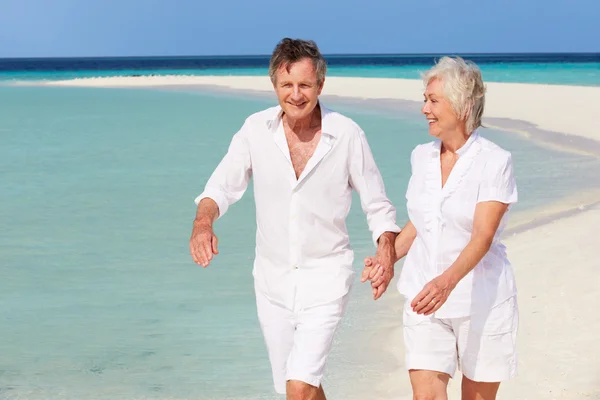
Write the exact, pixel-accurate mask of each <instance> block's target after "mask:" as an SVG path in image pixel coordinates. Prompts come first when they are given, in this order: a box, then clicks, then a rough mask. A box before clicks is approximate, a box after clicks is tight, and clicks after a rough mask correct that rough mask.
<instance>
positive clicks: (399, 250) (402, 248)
mask: <svg viewBox="0 0 600 400" xmlns="http://www.w3.org/2000/svg"><path fill="white" fill-rule="evenodd" d="M416 237H417V230H416V229H415V226H414V225H413V223H412V222H410V220H409V221H408V222H407V223H406V225H404V228H402V230H401V231H400V233H399V234H398V236H396V241H395V242H394V248H395V249H396V261H395V262H398V261H399V260H401V259H402V257H404V256H406V254H408V250H410V246H412V244H413V242H414V241H415V238H416Z"/></svg>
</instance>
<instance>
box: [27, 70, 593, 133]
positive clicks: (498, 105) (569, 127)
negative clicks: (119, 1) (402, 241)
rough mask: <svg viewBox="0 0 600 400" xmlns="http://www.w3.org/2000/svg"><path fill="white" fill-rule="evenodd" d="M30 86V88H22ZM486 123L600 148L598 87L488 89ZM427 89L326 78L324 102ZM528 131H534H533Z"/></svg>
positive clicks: (79, 83)
mask: <svg viewBox="0 0 600 400" xmlns="http://www.w3.org/2000/svg"><path fill="white" fill-rule="evenodd" d="M21 85H26V83H21ZM35 86H71V87H105V88H119V87H121V88H135V87H137V88H143V87H147V88H152V87H168V86H180V87H188V88H193V87H199V86H200V87H205V86H213V87H214V86H217V87H222V88H229V89H234V90H250V91H254V92H272V85H271V82H270V80H269V78H268V77H262V76H140V77H120V76H115V77H100V78H77V79H71V80H64V81H46V82H38V83H35ZM486 87H487V93H486V106H485V115H486V116H487V119H490V118H494V119H512V120H520V121H527V122H528V123H530V124H532V126H533V127H537V128H538V129H541V130H544V131H551V132H554V133H557V134H558V133H560V132H563V133H565V134H570V135H577V136H580V137H584V138H586V139H590V140H594V141H597V142H600V122H597V121H595V120H593V119H592V117H593V116H594V115H595V114H596V110H595V108H596V107H595V105H596V100H595V99H597V98H600V87H598V86H567V85H544V84H528V83H498V82H488V83H486ZM422 93H423V83H422V81H421V80H418V79H400V78H359V77H337V76H333V77H327V79H326V82H325V87H324V89H323V93H322V95H323V96H329V95H333V96H338V97H345V98H351V99H363V100H364V99H371V100H374V99H379V100H382V99H391V100H408V101H412V102H417V103H420V102H421V101H422ZM528 129H531V127H529V128H528Z"/></svg>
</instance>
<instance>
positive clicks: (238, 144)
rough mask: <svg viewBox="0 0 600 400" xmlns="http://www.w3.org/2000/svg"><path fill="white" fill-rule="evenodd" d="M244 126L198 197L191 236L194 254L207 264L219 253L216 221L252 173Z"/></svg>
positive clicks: (242, 189) (246, 183) (244, 188)
mask: <svg viewBox="0 0 600 400" xmlns="http://www.w3.org/2000/svg"><path fill="white" fill-rule="evenodd" d="M245 127H246V125H244V127H242V129H241V130H240V131H239V132H238V133H236V134H235V136H234V137H233V139H232V140H231V144H230V146H229V150H228V151H227V154H226V155H225V157H223V159H222V160H221V162H220V163H219V165H218V166H217V168H216V169H215V171H214V172H213V174H212V175H211V177H210V179H209V180H208V183H207V184H206V188H205V189H204V192H203V193H202V194H201V195H200V196H198V197H197V198H196V203H197V204H198V208H197V210H196V218H195V220H194V227H193V229H192V236H191V238H190V254H191V255H192V259H193V260H194V262H196V263H197V264H200V265H202V266H203V267H207V266H208V265H209V264H210V261H211V260H212V258H213V255H215V254H218V248H217V244H218V240H217V237H216V236H215V234H214V231H213V223H214V221H216V220H217V219H218V218H220V217H222V216H223V214H225V212H226V211H227V209H228V208H229V206H230V205H231V204H233V203H235V202H236V201H238V200H239V199H240V198H242V196H243V195H244V192H245V191H246V189H247V187H248V183H249V182H250V177H251V176H252V163H251V159H250V150H249V147H248V142H247V139H246V135H247V133H248V132H247V131H246V129H247V128H245Z"/></svg>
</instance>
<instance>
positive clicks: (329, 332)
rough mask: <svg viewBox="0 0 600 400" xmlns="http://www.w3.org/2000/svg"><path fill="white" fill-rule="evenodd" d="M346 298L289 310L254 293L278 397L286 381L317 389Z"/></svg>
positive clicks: (260, 294)
mask: <svg viewBox="0 0 600 400" xmlns="http://www.w3.org/2000/svg"><path fill="white" fill-rule="evenodd" d="M348 297H349V296H348V294H346V295H345V296H344V297H342V298H340V299H338V300H335V301H333V302H331V303H326V304H323V305H319V306H315V307H310V308H302V307H301V305H299V304H298V305H296V306H295V307H294V310H289V309H287V308H285V307H283V306H282V305H280V304H278V303H274V302H272V301H270V300H269V299H268V298H267V297H266V296H265V295H264V294H263V293H261V292H260V291H259V290H256V305H257V310H258V319H259V321H260V326H261V329H262V332H263V335H264V338H265V343H266V345H267V351H268V353H269V360H270V361H271V368H272V371H273V383H274V386H275V391H276V392H277V393H281V394H285V386H286V381H288V380H297V381H302V382H306V383H308V384H309V385H312V386H315V387H319V386H320V385H321V379H322V378H323V373H324V371H325V361H326V359H327V355H328V354H329V350H330V349H331V344H332V342H333V336H334V334H335V331H336V329H337V327H338V324H339V323H340V320H341V319H342V316H343V315H344V312H345V310H346V305H347V303H348Z"/></svg>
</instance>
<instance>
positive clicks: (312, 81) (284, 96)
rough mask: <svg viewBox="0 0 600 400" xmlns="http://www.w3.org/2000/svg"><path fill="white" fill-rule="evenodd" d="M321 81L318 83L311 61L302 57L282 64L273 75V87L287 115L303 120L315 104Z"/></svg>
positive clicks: (321, 86)
mask: <svg viewBox="0 0 600 400" xmlns="http://www.w3.org/2000/svg"><path fill="white" fill-rule="evenodd" d="M288 66H289V68H287V67H288ZM288 69H289V72H288ZM323 83H324V82H321V84H320V85H319V84H318V82H317V73H316V71H315V68H314V66H313V63H312V61H311V60H310V59H309V58H303V59H301V60H299V61H297V62H295V63H293V64H289V65H288V64H282V65H281V66H280V67H279V69H278V70H277V73H276V75H275V83H274V84H273V87H274V89H275V93H277V98H278V100H279V104H280V105H281V108H282V109H283V111H284V112H285V114H286V115H287V117H288V118H290V119H292V120H303V119H305V118H307V117H309V116H310V114H311V112H312V111H313V110H314V108H315V106H316V105H317V103H318V98H319V95H320V94H321V90H322V89H323Z"/></svg>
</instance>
